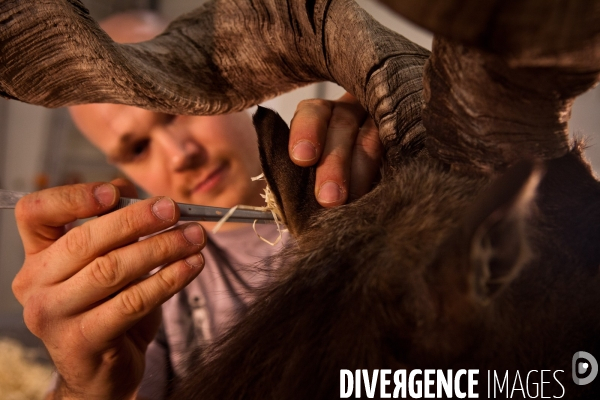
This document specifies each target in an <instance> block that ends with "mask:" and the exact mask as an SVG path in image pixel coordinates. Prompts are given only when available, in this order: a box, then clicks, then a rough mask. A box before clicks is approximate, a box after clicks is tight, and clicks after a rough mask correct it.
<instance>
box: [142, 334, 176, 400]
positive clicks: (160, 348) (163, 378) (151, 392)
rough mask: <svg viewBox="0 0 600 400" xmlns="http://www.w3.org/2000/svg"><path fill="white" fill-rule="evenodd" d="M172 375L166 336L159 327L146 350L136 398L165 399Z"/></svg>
mask: <svg viewBox="0 0 600 400" xmlns="http://www.w3.org/2000/svg"><path fill="white" fill-rule="evenodd" d="M172 374H173V373H172V369H171V363H170V361H169V349H168V344H167V340H166V335H165V331H164V327H163V326H161V328H160V330H159V331H158V333H157V335H156V337H155V338H154V340H153V341H152V342H151V343H150V345H149V346H148V349H147V350H146V369H145V370H144V376H143V378H142V383H141V385H140V390H139V391H138V398H140V399H144V400H146V399H148V400H163V399H165V398H166V397H167V387H168V382H170V381H171V380H172Z"/></svg>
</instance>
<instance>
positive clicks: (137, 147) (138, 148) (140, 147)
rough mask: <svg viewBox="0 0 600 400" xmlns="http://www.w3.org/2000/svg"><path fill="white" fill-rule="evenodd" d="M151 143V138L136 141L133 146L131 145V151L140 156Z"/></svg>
mask: <svg viewBox="0 0 600 400" xmlns="http://www.w3.org/2000/svg"><path fill="white" fill-rule="evenodd" d="M149 145H150V140H148V139H145V140H140V141H138V142H136V143H133V146H132V147H131V153H132V154H133V155H134V156H135V157H137V156H140V155H142V154H143V153H144V152H145V151H146V150H147V149H148V146H149Z"/></svg>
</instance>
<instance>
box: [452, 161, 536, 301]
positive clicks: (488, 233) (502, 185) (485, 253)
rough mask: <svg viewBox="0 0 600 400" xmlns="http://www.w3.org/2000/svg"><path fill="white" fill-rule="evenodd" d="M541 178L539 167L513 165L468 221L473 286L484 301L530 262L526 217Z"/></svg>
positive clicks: (478, 201) (481, 201) (498, 180)
mask: <svg viewBox="0 0 600 400" xmlns="http://www.w3.org/2000/svg"><path fill="white" fill-rule="evenodd" d="M541 176H542V167H541V166H540V165H539V164H535V163H533V162H520V163H518V164H516V165H514V166H512V167H511V168H509V169H508V170H507V172H506V173H505V174H504V175H503V176H501V177H500V178H499V179H497V180H496V181H494V182H493V183H492V184H491V185H490V186H489V187H488V188H487V189H486V190H485V192H484V193H483V195H482V196H480V198H479V199H478V200H477V201H476V202H475V204H474V207H473V208H472V210H471V212H470V213H469V215H468V217H467V219H466V223H465V226H464V230H463V232H465V233H466V234H467V235H466V236H464V237H466V238H468V240H467V243H469V248H468V255H469V262H470V265H471V274H472V275H471V277H472V285H473V289H474V292H475V295H476V296H477V297H478V298H479V299H480V300H482V301H487V300H489V299H490V298H491V297H493V296H494V295H495V294H497V293H498V292H499V291H500V290H502V289H503V288H504V287H505V286H507V285H508V284H510V282H512V281H513V279H514V278H515V277H516V276H517V275H518V273H519V271H520V270H521V268H522V267H523V265H525V264H526V263H527V261H528V260H529V259H530V255H531V253H530V250H529V243H528V237H527V217H528V215H529V212H530V210H531V207H532V205H533V201H534V197H535V192H536V189H537V186H538V184H539V182H540V180H541Z"/></svg>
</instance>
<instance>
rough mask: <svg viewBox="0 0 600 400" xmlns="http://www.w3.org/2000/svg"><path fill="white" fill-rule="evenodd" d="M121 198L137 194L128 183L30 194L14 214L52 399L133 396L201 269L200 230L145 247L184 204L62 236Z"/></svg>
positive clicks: (130, 213) (19, 292)
mask: <svg viewBox="0 0 600 400" xmlns="http://www.w3.org/2000/svg"><path fill="white" fill-rule="evenodd" d="M119 193H122V194H123V195H129V196H132V194H133V195H135V194H134V193H135V189H133V187H132V186H131V185H130V184H128V183H127V182H125V181H123V180H119V181H114V182H113V183H112V184H99V183H96V184H79V185H72V186H64V187H59V188H52V189H47V190H44V191H40V192H36V193H32V194H30V195H28V196H26V197H24V198H23V199H21V200H20V201H19V203H18V204H17V208H16V210H15V213H16V217H17V224H18V227H19V232H20V234H21V238H22V240H23V245H24V248H25V263H24V264H23V267H22V269H21V271H20V272H19V273H18V275H17V276H16V278H15V280H14V281H13V291H14V293H15V296H16V297H17V299H18V300H19V302H20V303H21V304H22V305H23V307H24V319H25V323H26V325H27V327H28V328H29V329H30V330H31V331H32V332H33V333H34V334H35V335H36V336H38V337H39V338H40V339H41V340H42V341H43V342H44V344H45V346H46V347H47V349H48V351H49V353H50V356H51V357H52V360H53V361H54V364H55V367H56V369H57V371H58V373H59V374H60V377H61V379H60V384H59V387H58V388H57V390H56V392H55V398H81V399H83V398H85V399H123V398H133V397H134V396H135V392H136V390H137V387H138V385H139V383H140V381H141V378H142V375H143V371H144V355H145V351H146V347H147V346H148V344H149V343H150V342H151V341H152V339H153V337H154V335H155V334H156V331H157V329H158V326H159V324H160V305H161V304H162V303H163V302H164V301H166V300H167V299H168V298H170V297H171V296H172V295H174V294H175V293H177V292H178V291H180V290H181V289H183V288H184V287H185V286H186V285H187V284H188V283H189V282H190V281H191V280H192V279H194V278H195V277H196V276H197V275H198V274H199V273H200V271H201V270H202V268H203V266H204V259H203V258H202V255H200V250H201V249H202V247H204V244H205V242H206V237H205V234H204V231H203V230H202V227H201V226H200V225H199V224H196V223H191V224H187V225H182V226H178V227H176V228H174V229H172V230H168V231H166V232H162V233H160V234H158V235H155V236H153V237H150V238H148V239H146V240H144V241H139V242H138V238H139V237H141V236H147V235H151V234H153V233H156V232H159V231H161V230H164V229H166V228H169V227H171V226H173V225H174V224H175V223H176V222H177V221H178V219H179V209H178V207H176V205H175V203H174V202H173V201H172V200H171V199H168V198H164V197H163V198H152V199H148V200H143V201H140V202H138V203H136V204H133V205H131V206H129V207H126V208H124V209H122V210H118V211H115V212H112V213H109V214H106V215H103V216H102V217H99V218H96V219H93V220H90V221H88V222H86V223H85V224H83V225H82V226H79V227H76V228H74V229H72V230H70V231H68V232H66V233H65V228H64V226H65V225H66V224H68V223H71V222H73V221H75V220H76V219H80V218H89V217H93V216H98V215H102V214H105V213H107V212H108V211H109V210H111V209H112V208H114V206H115V204H116V203H117V201H118V200H119ZM161 265H166V266H165V267H164V268H162V269H161V270H160V271H159V272H157V273H156V274H154V275H152V276H151V277H148V278H145V279H140V278H144V276H145V275H146V274H148V273H149V272H150V271H151V270H153V269H154V268H156V267H158V266H161Z"/></svg>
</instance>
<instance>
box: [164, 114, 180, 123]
mask: <svg viewBox="0 0 600 400" xmlns="http://www.w3.org/2000/svg"><path fill="white" fill-rule="evenodd" d="M175 118H177V116H176V115H172V114H164V119H163V123H164V124H165V125H170V124H172V123H173V122H174V121H175Z"/></svg>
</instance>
